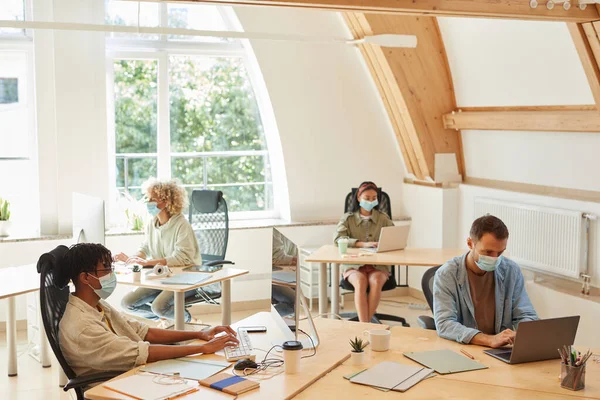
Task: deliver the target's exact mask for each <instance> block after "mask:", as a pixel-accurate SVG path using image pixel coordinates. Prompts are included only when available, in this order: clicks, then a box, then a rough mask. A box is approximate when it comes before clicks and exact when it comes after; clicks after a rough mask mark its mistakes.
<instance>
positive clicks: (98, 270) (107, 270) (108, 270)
mask: <svg viewBox="0 0 600 400" xmlns="http://www.w3.org/2000/svg"><path fill="white" fill-rule="evenodd" d="M98 272H115V267H113V266H110V267H108V268H101V269H97V270H96V273H98Z"/></svg>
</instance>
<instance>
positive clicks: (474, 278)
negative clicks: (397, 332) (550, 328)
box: [433, 214, 538, 348]
mask: <svg viewBox="0 0 600 400" xmlns="http://www.w3.org/2000/svg"><path fill="white" fill-rule="evenodd" d="M507 242H508V228H507V227H506V225H504V223H503V222H502V221H501V220H500V219H499V218H496V217H494V216H492V215H489V214H488V215H485V216H483V217H480V218H478V219H476V220H475V221H474V222H473V225H472V226H471V232H470V235H469V238H468V239H467V245H468V246H469V249H470V250H469V252H468V253H466V254H465V255H463V256H460V257H456V258H454V259H452V260H450V261H448V262H447V263H446V264H444V265H443V266H442V267H441V268H440V269H439V270H438V271H437V272H436V274H435V279H434V283H433V312H434V317H435V325H436V329H437V332H438V335H439V336H440V337H443V338H445V339H450V340H456V341H457V342H459V343H465V344H469V343H470V344H477V345H482V346H488V347H494V348H497V347H502V346H505V345H509V344H512V343H513V340H514V338H515V331H514V330H515V329H516V327H517V325H518V324H519V322H521V321H531V320H536V319H538V316H537V314H536V312H535V310H534V309H533V305H532V304H531V301H530V300H529V297H528V296H527V292H526V291H525V281H524V279H523V274H522V273H521V270H520V268H519V266H518V265H517V264H516V263H515V262H514V261H512V260H509V259H507V258H504V257H503V256H502V253H504V251H505V250H506V244H507Z"/></svg>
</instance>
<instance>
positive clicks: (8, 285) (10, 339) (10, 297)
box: [0, 264, 51, 376]
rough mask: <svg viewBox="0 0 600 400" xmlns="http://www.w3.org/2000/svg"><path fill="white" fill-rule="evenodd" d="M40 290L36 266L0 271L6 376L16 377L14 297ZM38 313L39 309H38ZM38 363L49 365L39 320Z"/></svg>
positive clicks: (42, 327)
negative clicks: (5, 307) (4, 317)
mask: <svg viewBox="0 0 600 400" xmlns="http://www.w3.org/2000/svg"><path fill="white" fill-rule="evenodd" d="M39 290H40V274H38V272H37V268H36V264H27V265H21V266H19V267H10V268H2V269H0V300H1V299H6V306H7V309H6V346H7V348H8V376H15V375H17V321H16V302H15V296H19V295H22V294H26V293H33V292H37V291H39ZM38 312H39V307H38ZM39 325H40V326H39V336H40V337H39V340H40V362H41V363H42V366H43V367H49V366H50V364H51V361H50V353H49V349H48V341H47V339H46V333H45V331H44V326H43V324H42V320H41V318H39Z"/></svg>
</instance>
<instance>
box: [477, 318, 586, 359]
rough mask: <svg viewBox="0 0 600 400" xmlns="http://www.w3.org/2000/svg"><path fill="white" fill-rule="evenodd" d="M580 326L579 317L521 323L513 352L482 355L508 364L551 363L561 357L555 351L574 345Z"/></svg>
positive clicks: (502, 350) (503, 351)
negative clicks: (547, 361)
mask: <svg viewBox="0 0 600 400" xmlns="http://www.w3.org/2000/svg"><path fill="white" fill-rule="evenodd" d="M578 325H579V315H576V316H573V317H563V318H551V319H540V320H537V321H525V322H521V323H520V324H519V326H518V328H517V334H516V336H515V343H514V345H513V347H512V348H508V347H502V348H499V349H491V350H484V351H483V352H484V353H486V354H487V355H489V356H492V357H495V358H497V359H498V360H500V361H504V362H505V363H508V364H519V363H525V362H532V361H543V360H552V359H555V358H559V357H560V356H559V354H558V352H557V351H556V349H559V348H562V346H563V345H567V346H570V345H572V344H573V342H575V334H576V333H577V326H578ZM557 356H559V357H557Z"/></svg>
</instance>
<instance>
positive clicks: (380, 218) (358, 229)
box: [333, 209, 394, 270]
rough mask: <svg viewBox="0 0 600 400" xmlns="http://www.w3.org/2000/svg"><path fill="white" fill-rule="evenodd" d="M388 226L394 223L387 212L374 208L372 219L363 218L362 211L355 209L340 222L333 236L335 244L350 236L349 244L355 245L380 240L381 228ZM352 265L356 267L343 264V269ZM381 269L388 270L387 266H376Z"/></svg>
mask: <svg viewBox="0 0 600 400" xmlns="http://www.w3.org/2000/svg"><path fill="white" fill-rule="evenodd" d="M386 226H394V223H393V222H392V220H391V219H390V217H388V216H387V215H386V214H385V213H382V212H380V211H377V210H375V209H374V210H373V212H372V214H371V219H370V220H363V219H362V218H361V217H360V212H359V211H355V212H351V213H346V214H344V215H343V216H342V218H341V219H340V222H338V225H337V228H336V230H335V235H334V238H333V242H334V244H336V245H337V241H338V239H339V238H341V237H348V239H349V240H348V246H349V247H354V246H355V245H356V242H378V241H379V236H380V235H381V228H385V227H386ZM350 267H356V266H351V265H342V268H343V270H346V269H348V268H350ZM375 268H376V269H379V270H388V268H387V267H386V266H383V265H382V266H376V267H375Z"/></svg>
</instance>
